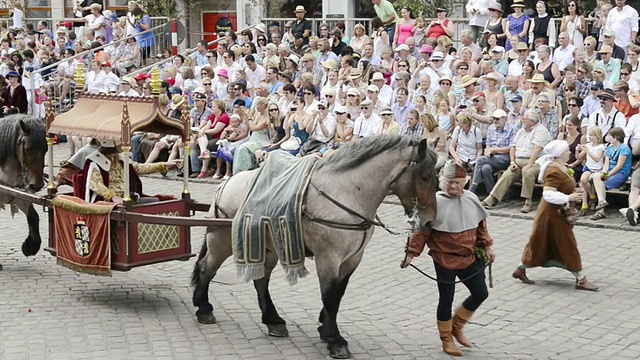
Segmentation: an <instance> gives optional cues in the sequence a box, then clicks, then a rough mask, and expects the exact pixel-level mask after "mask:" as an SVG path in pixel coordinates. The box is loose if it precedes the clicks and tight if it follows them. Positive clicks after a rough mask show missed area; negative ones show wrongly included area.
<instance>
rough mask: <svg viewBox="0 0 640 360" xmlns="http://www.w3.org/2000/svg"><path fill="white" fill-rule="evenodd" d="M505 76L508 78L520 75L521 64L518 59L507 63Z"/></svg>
mask: <svg viewBox="0 0 640 360" xmlns="http://www.w3.org/2000/svg"><path fill="white" fill-rule="evenodd" d="M507 75H510V76H520V75H522V64H521V63H520V61H519V60H518V59H515V60H513V61H512V62H510V63H509V69H508V70H507Z"/></svg>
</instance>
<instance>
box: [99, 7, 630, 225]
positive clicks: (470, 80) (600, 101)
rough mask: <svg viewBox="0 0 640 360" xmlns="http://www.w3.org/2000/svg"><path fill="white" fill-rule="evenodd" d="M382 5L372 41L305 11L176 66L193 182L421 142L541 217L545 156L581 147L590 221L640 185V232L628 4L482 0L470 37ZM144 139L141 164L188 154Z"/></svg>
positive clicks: (172, 68) (139, 86)
mask: <svg viewBox="0 0 640 360" xmlns="http://www.w3.org/2000/svg"><path fill="white" fill-rule="evenodd" d="M372 2H373V4H374V9H375V10H376V13H377V15H378V16H376V17H375V18H373V19H372V20H371V22H370V31H367V28H366V27H365V26H363V25H361V24H358V25H356V26H355V27H354V28H353V35H352V36H351V37H348V36H346V34H345V26H344V23H342V22H338V23H336V24H335V26H333V27H332V26H329V25H328V24H321V25H320V26H319V27H318V28H317V34H316V35H314V33H315V32H316V31H314V29H312V24H311V22H310V21H309V20H307V19H305V15H306V11H305V8H304V7H303V6H297V7H296V9H295V16H296V18H295V19H293V20H291V21H288V22H286V23H284V24H282V23H278V22H275V23H269V24H267V25H268V26H266V25H265V24H258V25H257V26H256V27H255V28H254V29H252V30H245V31H242V32H240V33H237V34H236V33H234V32H232V31H229V32H225V33H224V34H220V35H219V37H220V40H221V41H219V42H218V43H217V45H216V48H215V49H209V48H208V47H207V44H206V42H204V41H201V42H199V43H198V46H197V47H196V49H195V51H193V52H191V53H186V54H182V55H178V56H176V57H175V58H174V59H173V62H171V63H167V64H165V65H161V66H160V70H161V72H162V76H163V86H162V91H161V95H160V101H161V102H162V103H163V104H166V106H167V113H168V114H169V115H170V116H175V117H178V116H179V109H180V106H181V105H182V104H183V103H187V104H188V105H189V106H190V109H191V110H190V114H191V126H192V139H191V142H192V146H191V149H192V150H191V151H192V153H191V154H188V155H190V156H189V158H190V163H191V166H190V168H191V170H192V171H193V172H192V173H191V174H182V175H183V176H192V177H199V178H205V177H210V176H213V177H215V178H223V177H229V176H233V174H237V173H238V172H241V171H245V170H247V169H250V168H252V167H254V166H256V165H257V164H258V163H259V162H260V161H262V160H263V159H264V158H265V156H268V154H269V152H271V151H274V150H280V151H288V152H291V153H293V154H296V155H299V156H306V155H313V156H320V157H322V156H330V155H331V153H332V152H333V151H335V150H336V149H338V148H339V147H340V145H341V144H342V143H343V142H348V141H357V139H359V138H362V137H367V136H372V135H384V134H400V135H406V136H419V137H424V138H426V139H428V140H429V143H430V144H431V146H432V147H433V148H434V150H435V151H436V152H437V153H438V159H439V161H438V166H441V165H442V164H444V162H445V161H446V160H447V159H450V160H451V161H455V162H456V163H458V164H460V165H462V166H464V167H465V168H466V169H467V170H468V171H469V174H470V175H471V176H472V179H473V180H472V182H471V185H470V186H471V187H470V190H471V191H473V192H477V193H480V192H482V191H484V192H485V193H486V194H488V195H487V197H486V198H485V199H484V201H483V204H484V206H486V207H491V206H493V205H495V204H496V203H498V202H499V201H502V200H503V199H504V198H505V197H506V196H507V194H508V192H509V189H510V188H511V185H512V184H513V183H514V182H519V183H522V189H521V196H522V197H523V199H524V205H523V207H522V212H525V213H526V212H529V211H531V210H532V209H533V196H532V195H533V188H534V186H535V183H536V179H537V178H538V172H539V166H538V165H537V164H536V159H537V158H538V156H539V155H540V152H541V149H542V148H543V147H544V145H545V144H546V143H547V142H549V141H550V140H552V139H565V140H567V141H568V142H569V143H570V144H571V152H572V157H571V160H570V164H568V166H569V168H570V169H572V174H573V176H575V179H576V181H578V182H579V183H580V184H581V187H582V188H583V189H584V194H585V200H584V204H583V207H582V209H581V213H582V214H583V215H586V214H587V213H590V212H591V213H593V214H592V218H593V219H596V220H597V219H601V218H604V217H605V216H606V213H605V208H606V207H607V206H608V202H607V200H606V196H607V190H612V189H617V188H620V187H621V186H622V187H624V186H625V185H626V184H627V181H628V179H629V177H631V178H632V181H631V194H630V198H629V202H630V204H629V206H630V209H631V210H627V209H624V211H625V212H629V214H630V215H629V214H628V218H630V222H632V223H634V224H635V222H636V221H637V213H636V211H637V209H638V208H640V197H639V196H638V195H639V193H640V172H635V173H634V175H633V176H632V172H633V169H632V158H633V157H634V156H638V155H640V115H638V110H639V109H640V70H639V68H640V62H639V60H638V55H639V54H640V46H639V44H638V43H637V39H636V36H637V30H638V13H637V12H636V10H635V9H633V8H632V7H630V6H628V5H626V0H615V4H613V5H612V4H610V3H609V1H608V0H599V1H598V7H597V8H596V9H593V11H591V13H590V14H589V15H582V14H581V12H580V9H579V7H578V3H577V2H576V1H569V2H568V4H567V7H566V14H565V15H564V16H563V17H562V19H560V20H559V21H558V22H559V26H558V24H556V20H558V19H555V20H554V19H552V18H551V16H550V15H549V14H548V13H547V11H546V9H547V7H546V4H545V3H544V2H542V1H540V2H538V3H537V4H536V8H535V10H534V9H526V8H525V5H524V3H522V2H521V1H519V0H515V1H514V2H513V4H512V5H511V10H510V11H509V12H510V14H509V15H505V10H504V9H503V8H502V5H501V4H500V3H497V2H491V1H489V2H488V1H486V0H469V2H468V4H467V9H466V10H467V12H468V13H469V14H470V19H469V25H470V26H469V27H466V28H464V29H463V30H461V31H460V33H456V32H457V30H456V26H454V24H453V22H452V21H451V20H450V19H448V18H447V10H446V9H443V8H442V9H440V8H439V9H437V10H436V14H435V15H436V17H435V18H434V19H433V20H431V21H426V20H425V19H423V18H417V19H416V18H415V16H414V15H413V13H412V11H411V9H409V8H407V7H403V8H402V9H400V11H399V12H396V10H395V9H394V8H393V6H392V4H391V3H390V2H388V1H387V0H372ZM529 14H531V16H530V15H529ZM281 25H283V26H282V27H281ZM453 39H459V40H460V46H459V47H458V48H455V47H454V41H453ZM137 51H140V50H137ZM140 52H142V53H144V52H143V51H140ZM135 56H137V57H140V58H142V57H143V55H141V54H136V55H135ZM112 62H113V65H114V66H111V64H109V63H108V62H105V61H103V60H102V59H96V60H95V61H94V62H93V63H92V69H93V71H94V72H95V74H96V75H95V78H96V79H97V78H98V77H99V76H109V75H108V74H109V73H110V72H111V71H114V70H112V68H115V69H116V70H115V71H116V72H121V71H120V67H121V66H123V64H119V65H118V63H117V62H115V61H112ZM105 63H106V64H105ZM126 68H127V67H126V66H124V70H126ZM102 73H105V74H104V75H100V74H102ZM90 76H92V75H91V73H90V74H89V75H88V77H90ZM116 78H117V77H112V80H111V81H114V80H115V79H116ZM100 79H103V78H100ZM97 82H98V83H99V85H100V86H97V85H96V86H92V84H93V82H92V81H90V80H89V81H88V82H87V83H88V88H89V91H98V92H99V91H101V87H103V86H104V84H106V83H107V82H105V81H104V80H100V81H97ZM118 82H119V83H120V85H121V89H120V90H118V91H120V92H121V93H124V94H127V95H129V96H138V95H140V96H146V95H149V94H150V88H149V86H148V80H147V79H146V76H145V75H142V74H141V75H138V76H137V77H135V78H130V77H127V76H125V77H121V78H120V80H119V81H118ZM116 85H117V84H116V83H115V81H114V82H113V84H112V85H111V86H113V88H115V87H116ZM110 91H111V90H110ZM132 143H133V144H134V147H133V149H134V154H133V156H134V159H135V160H136V161H147V162H151V161H155V160H157V159H158V156H160V154H161V153H163V151H166V152H165V153H164V154H165V156H166V155H167V154H168V156H170V157H172V158H174V159H175V158H178V157H185V154H181V149H182V147H181V146H179V145H180V140H179V139H177V138H174V137H171V136H163V135H162V134H135V135H134V138H133V141H132ZM496 174H499V175H500V174H501V175H500V177H499V178H498V179H497V182H496V178H495V176H496ZM626 186H627V187H628V185H626Z"/></svg>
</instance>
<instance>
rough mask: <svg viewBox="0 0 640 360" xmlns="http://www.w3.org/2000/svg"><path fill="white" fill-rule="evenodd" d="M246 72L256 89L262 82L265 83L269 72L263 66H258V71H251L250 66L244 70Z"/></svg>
mask: <svg viewBox="0 0 640 360" xmlns="http://www.w3.org/2000/svg"><path fill="white" fill-rule="evenodd" d="M244 72H245V73H246V74H247V80H248V81H249V82H250V83H251V84H253V87H254V88H257V87H258V85H260V82H261V81H263V80H264V79H265V78H266V77H267V70H266V69H265V68H264V66H262V65H258V64H256V69H255V71H254V70H251V68H249V67H248V66H247V67H246V68H245V69H244Z"/></svg>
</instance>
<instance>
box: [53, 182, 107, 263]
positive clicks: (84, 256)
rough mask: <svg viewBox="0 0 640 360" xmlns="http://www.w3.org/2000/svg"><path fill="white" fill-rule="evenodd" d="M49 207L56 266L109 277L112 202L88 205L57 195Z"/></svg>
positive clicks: (74, 198) (73, 198) (79, 200)
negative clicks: (50, 209) (51, 213)
mask: <svg viewBox="0 0 640 360" xmlns="http://www.w3.org/2000/svg"><path fill="white" fill-rule="evenodd" d="M51 204H52V205H53V234H54V235H53V237H54V239H56V255H57V257H58V264H59V265H63V266H66V267H68V268H70V269H71V270H74V271H79V272H84V273H87V274H93V275H105V276H110V275H111V211H112V210H113V207H114V206H115V203H106V202H102V201H99V202H97V203H93V204H91V203H88V202H85V201H84V200H83V199H80V198H76V197H73V196H68V195H62V194H61V195H58V196H56V197H55V198H53V200H51Z"/></svg>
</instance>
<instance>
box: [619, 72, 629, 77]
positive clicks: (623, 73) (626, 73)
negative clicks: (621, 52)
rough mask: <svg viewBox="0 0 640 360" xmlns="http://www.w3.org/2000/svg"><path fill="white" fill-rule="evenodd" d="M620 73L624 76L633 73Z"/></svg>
mask: <svg viewBox="0 0 640 360" xmlns="http://www.w3.org/2000/svg"><path fill="white" fill-rule="evenodd" d="M620 75H622V76H629V75H631V74H629V73H623V72H621V73H620Z"/></svg>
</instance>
